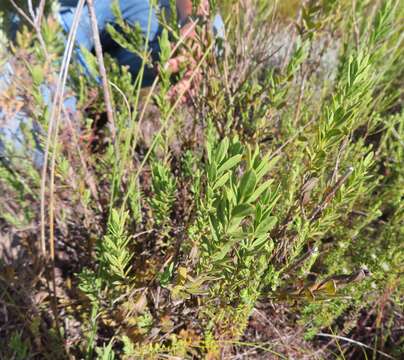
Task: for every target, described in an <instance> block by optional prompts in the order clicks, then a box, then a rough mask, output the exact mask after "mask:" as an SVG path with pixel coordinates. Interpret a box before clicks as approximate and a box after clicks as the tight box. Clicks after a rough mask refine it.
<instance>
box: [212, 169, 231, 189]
mask: <svg viewBox="0 0 404 360" xmlns="http://www.w3.org/2000/svg"><path fill="white" fill-rule="evenodd" d="M229 178H230V173H225V174H224V175H223V176H222V177H221V178H219V180H217V181H216V183H215V185H214V186H213V190H216V189H217V188H219V187H221V186H223V185H224V184H225V183H226V182H227V181H228V180H229Z"/></svg>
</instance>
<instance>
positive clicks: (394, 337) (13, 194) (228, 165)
mask: <svg viewBox="0 0 404 360" xmlns="http://www.w3.org/2000/svg"><path fill="white" fill-rule="evenodd" d="M214 3H215V1H212V4H211V5H212V8H213V9H214V8H215V4H214ZM218 3H219V2H218ZM292 3H294V4H295V8H293V9H296V10H292V9H290V10H288V8H287V6H286V5H285V4H284V2H283V1H279V2H277V1H274V2H268V1H264V0H242V1H230V0H228V1H224V2H222V4H220V6H221V9H222V12H223V13H224V14H229V16H227V17H226V16H224V17H225V18H226V29H227V34H226V40H225V41H218V42H216V43H215V42H214V40H213V36H212V34H210V35H209V36H207V37H206V41H205V42H204V43H203V49H202V56H201V57H200V58H199V63H198V65H197V70H200V71H201V73H202V75H203V76H202V80H201V82H200V83H199V84H198V87H197V90H198V92H197V93H196V94H194V95H193V96H192V97H191V98H188V101H187V103H186V104H183V103H182V102H181V101H180V100H181V98H182V97H181V96H180V95H181V94H178V98H175V99H174V100H172V99H170V98H169V96H168V93H169V91H170V87H171V83H172V82H173V81H175V80H176V79H175V78H174V77H173V76H172V75H171V74H170V73H169V72H168V70H167V69H166V67H165V66H164V65H165V63H166V62H167V60H168V59H169V58H170V56H171V52H172V48H171V47H170V43H169V40H168V39H169V35H168V33H169V30H168V29H172V24H171V25H170V24H169V23H167V22H166V24H165V26H166V30H165V31H163V33H162V36H161V39H160V45H161V47H162V53H161V59H160V65H159V67H160V76H159V77H158V79H157V80H156V81H155V83H154V84H153V85H152V86H151V87H150V88H146V89H142V88H141V86H140V84H141V82H142V76H143V71H141V72H140V73H139V76H138V77H137V78H136V79H132V78H131V76H130V74H129V72H128V70H127V69H125V68H119V67H118V66H117V65H116V63H115V62H114V61H113V59H111V58H109V57H108V55H106V56H105V63H106V68H107V74H108V80H109V85H110V91H111V94H112V107H113V121H114V124H111V123H110V122H109V120H110V119H107V116H106V114H105V103H104V97H103V91H102V88H101V87H100V85H99V84H98V83H97V82H96V81H95V80H94V78H93V77H88V76H84V75H83V71H82V69H81V67H80V65H79V64H78V62H76V60H75V58H74V56H73V58H72V62H71V64H70V67H69V69H68V71H69V77H68V80H67V86H66V88H65V89H64V92H63V91H61V90H62V88H61V87H60V86H59V84H60V81H59V80H58V76H59V74H62V73H63V71H65V70H66V69H65V68H64V67H63V61H62V59H63V52H64V50H65V45H64V41H65V40H64V36H63V34H62V31H61V29H60V28H59V26H58V24H57V22H56V20H55V17H54V15H53V12H52V9H51V7H50V9H49V13H48V15H47V16H45V17H44V18H43V20H42V22H41V24H40V33H38V31H36V30H35V29H34V28H32V27H31V26H30V25H26V26H24V27H23V28H21V29H20V30H19V32H18V33H17V37H16V40H15V42H13V43H12V42H11V41H8V40H7V39H6V37H5V35H4V33H3V35H2V36H1V37H0V42H1V41H3V42H7V46H6V47H3V48H2V50H0V64H2V65H3V64H5V63H6V62H7V61H9V62H11V63H12V64H13V67H14V69H16V75H17V76H16V80H15V81H13V83H12V84H11V85H10V86H9V87H8V88H7V89H6V90H4V91H3V92H2V93H1V97H0V108H1V111H2V112H4V113H5V114H12V113H13V112H15V111H17V110H20V109H23V110H24V111H25V112H26V113H27V114H29V116H30V118H32V120H33V123H32V126H34V124H35V126H36V127H38V128H39V129H40V131H39V133H38V135H32V132H31V131H30V125H29V124H27V125H26V127H24V129H23V131H24V134H25V137H26V140H27V145H26V146H27V148H26V149H23V150H20V151H16V150H15V149H14V150H11V147H10V146H8V147H7V149H8V152H7V154H6V155H5V156H3V157H2V158H1V163H0V191H1V194H2V195H1V200H2V201H1V203H0V230H1V237H0V246H1V248H0V251H1V259H0V358H2V359H20V360H22V359H31V358H32V359H42V358H44V359H48V358H49V359H50V358H51V359H64V358H72V359H74V358H77V359H95V358H97V359H98V358H99V359H190V358H206V359H219V358H223V359H232V358H234V359H240V358H263V359H337V358H338V359H399V358H402V356H403V354H404V343H403V326H404V314H403V308H402V303H403V277H402V264H403V260H404V256H403V254H404V253H403V245H402V240H403V238H404V222H403V221H404V212H403V209H404V207H403V195H404V167H403V164H404V157H403V155H404V154H403V153H404V112H403V107H402V105H403V83H404V77H403V75H404V74H403V72H404V47H403V23H402V19H403V18H404V4H403V2H401V1H399V0H380V1H369V0H356V1H354V0H346V1H345V0H344V1H334V0H318V1H317V0H313V1H305V2H292ZM213 13H214V12H213ZM7 14H8V13H4V14H3V20H4V21H3V24H4V29H5V28H6V21H7V19H8V17H7ZM28 16H29V15H28ZM122 29H123V33H117V32H116V31H115V30H114V29H112V28H111V29H110V32H111V34H112V36H113V37H114V38H115V40H116V41H117V42H119V43H120V44H121V45H123V46H125V47H126V48H128V49H133V51H136V52H138V53H140V54H141V55H142V56H143V57H144V59H145V64H144V66H149V65H150V64H149V63H148V62H149V61H150V60H149V57H148V51H147V47H145V46H144V40H143V39H142V38H141V37H139V36H138V34H136V33H135V32H133V31H132V29H130V28H129V27H126V26H125V24H124V23H122ZM199 30H200V31H201V32H205V30H204V29H199ZM175 31H176V30H172V31H170V38H173V39H175V38H176V37H178V34H176V32H175ZM174 43H175V42H174ZM182 47H184V45H180V46H179V49H180V50H181V49H182ZM86 56H87V58H88V62H89V63H91V64H92V66H91V72H92V73H93V75H95V77H96V76H97V75H98V66H97V60H96V58H95V56H93V55H92V54H91V53H88V54H87V55H86ZM194 75H195V79H196V78H197V76H196V75H197V74H196V72H195V74H194ZM43 84H47V86H48V87H49V88H50V89H52V90H51V94H50V95H49V94H48V96H53V97H54V102H53V106H49V105H48V104H49V101H46V99H45V98H44V97H45V95H44V92H43V90H42V89H43ZM61 95H62V97H64V98H65V99H66V98H69V97H71V96H73V95H74V96H76V98H77V108H78V109H77V111H76V112H73V113H72V112H71V111H69V109H68V108H65V107H64V106H60V107H59V106H58V104H60V105H62V104H63V101H61ZM0 121H3V122H5V123H6V122H7V116H5V117H4V119H2V120H0ZM5 123H4V124H1V125H2V126H6V124H5ZM114 129H115V130H116V133H115V132H114V131H113V130H114ZM37 142H39V143H40V147H41V148H42V149H43V150H44V151H45V160H46V167H45V168H44V169H43V170H42V169H37V168H35V166H34V164H33V162H32V156H33V154H35V151H37V147H38V144H37Z"/></svg>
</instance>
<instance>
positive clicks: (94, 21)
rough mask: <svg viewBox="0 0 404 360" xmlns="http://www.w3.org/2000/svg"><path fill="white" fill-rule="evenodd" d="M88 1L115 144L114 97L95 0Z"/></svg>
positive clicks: (110, 128)
mask: <svg viewBox="0 0 404 360" xmlns="http://www.w3.org/2000/svg"><path fill="white" fill-rule="evenodd" d="M86 1H87V6H88V12H89V14H90V21H91V28H92V32H93V41H94V48H95V54H96V56H97V62H98V67H99V71H100V75H101V81H102V87H103V90H104V101H105V107H106V111H107V118H108V128H109V130H110V132H111V137H112V142H113V143H114V144H115V139H116V127H115V120H114V113H113V110H112V99H111V93H110V89H109V85H108V78H107V72H106V70H105V64H104V57H103V54H102V46H101V40H100V34H99V32H98V24H97V16H96V13H95V10H94V1H93V0H86ZM117 155H118V154H117Z"/></svg>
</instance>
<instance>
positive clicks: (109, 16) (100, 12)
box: [59, 0, 159, 64]
mask: <svg viewBox="0 0 404 360" xmlns="http://www.w3.org/2000/svg"><path fill="white" fill-rule="evenodd" d="M94 10H95V14H96V17H97V23H98V31H99V32H100V35H104V34H105V32H106V26H107V24H115V23H116V19H115V15H114V13H113V11H112V2H111V1H95V2H94ZM120 10H121V13H122V18H123V19H124V20H125V21H126V22H128V23H129V24H131V25H133V26H134V25H135V24H138V25H139V26H140V29H141V30H142V32H143V34H144V36H146V34H147V33H148V32H149V39H150V40H151V41H153V40H154V39H155V37H156V36H157V33H158V29H159V25H158V21H157V17H156V13H155V11H154V9H153V7H152V6H151V5H150V1H149V0H120ZM74 12H75V7H66V6H63V7H62V9H61V11H60V19H59V20H60V23H61V25H62V27H63V29H64V30H65V32H66V33H68V32H69V31H70V29H71V27H72V24H73V18H74ZM76 44H77V45H78V46H79V47H81V46H83V47H85V48H86V49H87V50H90V51H91V50H92V49H93V47H94V42H93V34H92V27H91V21H90V16H89V11H88V7H87V5H86V6H84V8H83V12H82V14H81V17H80V22H79V26H78V30H77V34H76ZM78 55H79V59H80V61H81V62H82V63H83V64H85V63H84V57H83V56H82V54H81V52H80V50H78Z"/></svg>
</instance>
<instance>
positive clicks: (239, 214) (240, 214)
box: [231, 204, 255, 218]
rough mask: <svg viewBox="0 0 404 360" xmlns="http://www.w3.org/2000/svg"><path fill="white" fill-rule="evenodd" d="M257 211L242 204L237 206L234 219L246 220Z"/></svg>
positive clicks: (233, 212) (233, 214)
mask: <svg viewBox="0 0 404 360" xmlns="http://www.w3.org/2000/svg"><path fill="white" fill-rule="evenodd" d="M254 212H255V210H254V207H253V206H251V205H249V204H240V205H237V206H236V207H235V208H234V209H233V211H232V213H231V216H232V218H245V217H246V216H248V215H251V214H254Z"/></svg>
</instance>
